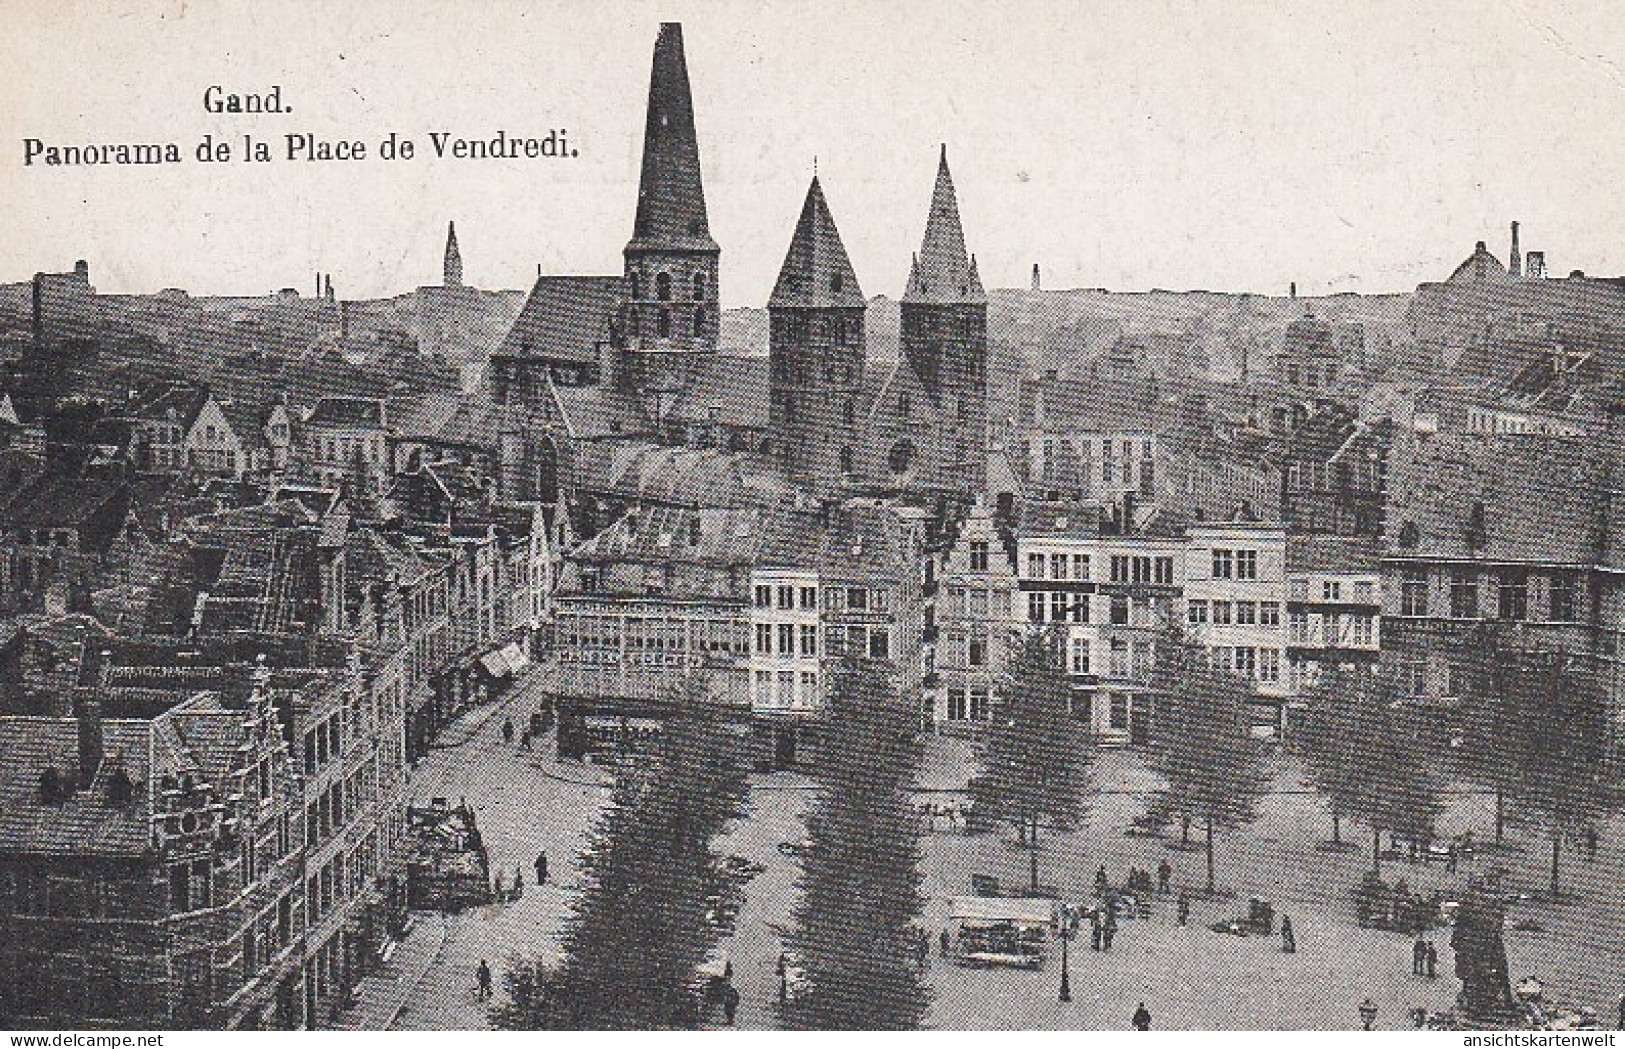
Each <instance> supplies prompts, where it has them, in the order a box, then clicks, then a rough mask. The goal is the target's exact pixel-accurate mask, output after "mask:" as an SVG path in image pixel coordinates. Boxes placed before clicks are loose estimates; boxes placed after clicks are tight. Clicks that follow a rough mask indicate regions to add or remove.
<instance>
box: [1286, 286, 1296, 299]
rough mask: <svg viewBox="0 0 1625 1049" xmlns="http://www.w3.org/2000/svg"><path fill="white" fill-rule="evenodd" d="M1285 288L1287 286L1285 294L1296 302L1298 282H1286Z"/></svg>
mask: <svg viewBox="0 0 1625 1049" xmlns="http://www.w3.org/2000/svg"><path fill="white" fill-rule="evenodd" d="M1286 288H1287V294H1288V295H1290V296H1292V301H1293V302H1297V301H1298V282H1297V281H1293V282H1292V283H1291V284H1288V285H1287V286H1286Z"/></svg>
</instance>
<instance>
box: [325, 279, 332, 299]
mask: <svg viewBox="0 0 1625 1049" xmlns="http://www.w3.org/2000/svg"><path fill="white" fill-rule="evenodd" d="M324 283H325V284H326V297H327V301H328V302H332V301H333V275H332V274H331V273H329V274H328V275H327V276H326V278H324Z"/></svg>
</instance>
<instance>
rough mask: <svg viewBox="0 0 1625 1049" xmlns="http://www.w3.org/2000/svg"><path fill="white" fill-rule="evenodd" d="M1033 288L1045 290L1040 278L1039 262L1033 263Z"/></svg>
mask: <svg viewBox="0 0 1625 1049" xmlns="http://www.w3.org/2000/svg"><path fill="white" fill-rule="evenodd" d="M1033 290H1034V291H1043V290H1044V285H1043V282H1042V281H1040V280H1039V279H1038V263H1036V262H1035V263H1033Z"/></svg>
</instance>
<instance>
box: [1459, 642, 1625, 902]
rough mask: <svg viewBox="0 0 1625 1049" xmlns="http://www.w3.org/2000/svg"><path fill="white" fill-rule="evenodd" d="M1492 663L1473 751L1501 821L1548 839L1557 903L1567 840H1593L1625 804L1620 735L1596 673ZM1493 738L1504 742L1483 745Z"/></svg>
mask: <svg viewBox="0 0 1625 1049" xmlns="http://www.w3.org/2000/svg"><path fill="white" fill-rule="evenodd" d="M1493 659H1494V665H1493V667H1492V671H1491V674H1490V682H1491V690H1492V691H1491V694H1489V695H1488V696H1485V697H1484V698H1483V705H1482V706H1480V707H1478V708H1477V709H1478V710H1480V711H1482V712H1483V713H1484V714H1485V715H1486V723H1485V724H1484V725H1481V726H1475V729H1474V732H1473V736H1474V737H1476V739H1477V745H1476V746H1475V747H1474V751H1475V754H1476V755H1478V756H1480V757H1481V758H1482V759H1483V760H1485V761H1486V762H1487V763H1488V766H1487V768H1485V769H1484V775H1485V776H1486V778H1487V779H1488V780H1489V781H1490V782H1491V783H1492V784H1493V785H1494V786H1495V787H1496V790H1497V796H1498V797H1504V798H1505V800H1506V804H1505V806H1504V810H1505V812H1506V814H1507V815H1508V816H1510V818H1511V819H1512V820H1513V821H1514V822H1516V823H1518V824H1520V825H1523V826H1527V827H1530V828H1533V829H1535V830H1537V831H1538V832H1541V833H1544V834H1546V835H1547V836H1548V837H1549V838H1550V841H1551V891H1552V899H1553V900H1556V899H1557V897H1558V888H1559V885H1558V881H1559V873H1560V868H1561V861H1562V854H1563V842H1564V840H1565V839H1576V838H1578V837H1579V836H1580V835H1582V834H1584V833H1587V832H1595V828H1596V827H1597V825H1598V824H1599V823H1601V822H1602V821H1603V820H1604V819H1606V818H1607V816H1608V815H1609V814H1610V813H1611V812H1613V811H1615V810H1616V809H1618V808H1619V806H1620V805H1621V803H1622V802H1625V753H1622V749H1621V744H1622V741H1621V738H1620V731H1619V728H1618V725H1617V724H1616V723H1615V722H1614V720H1613V719H1612V717H1611V716H1610V711H1609V707H1608V698H1607V696H1606V694H1605V693H1604V690H1603V688H1602V686H1601V683H1600V682H1599V679H1598V675H1597V672H1596V671H1595V670H1594V669H1593V668H1591V667H1588V666H1586V665H1585V664H1584V663H1582V662H1580V661H1579V660H1576V659H1573V658H1570V657H1568V656H1566V655H1565V654H1563V653H1555V652H1520V651H1514V650H1509V649H1502V650H1499V651H1496V652H1494V653H1493ZM1495 730H1499V731H1502V732H1504V733H1505V734H1506V737H1507V738H1505V739H1503V740H1500V741H1491V740H1489V739H1488V738H1486V737H1487V735H1488V734H1489V733H1490V732H1491V731H1495ZM1514 767H1516V768H1518V769H1519V770H1520V774H1519V775H1517V776H1516V777H1514V776H1513V775H1511V771H1512V769H1513V768H1514ZM1497 807H1498V809H1501V808H1503V806H1500V805H1498V806H1497Z"/></svg>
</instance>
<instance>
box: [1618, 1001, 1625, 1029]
mask: <svg viewBox="0 0 1625 1049" xmlns="http://www.w3.org/2000/svg"><path fill="white" fill-rule="evenodd" d="M1619 1029H1620V1030H1621V1031H1625V994H1621V995H1620V996H1619Z"/></svg>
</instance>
